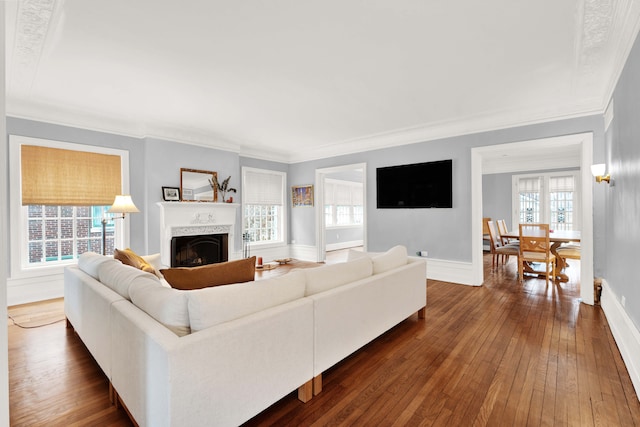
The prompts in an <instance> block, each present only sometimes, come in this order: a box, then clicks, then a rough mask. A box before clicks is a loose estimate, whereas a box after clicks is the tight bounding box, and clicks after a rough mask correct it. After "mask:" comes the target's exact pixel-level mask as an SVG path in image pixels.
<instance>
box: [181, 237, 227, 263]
mask: <svg viewBox="0 0 640 427" xmlns="http://www.w3.org/2000/svg"><path fill="white" fill-rule="evenodd" d="M228 240H229V235H228V234H226V233H225V234H205V235H197V236H175V237H173V238H172V239H171V267H197V266H199V265H206V264H215V263H217V262H224V261H228V260H229V253H228V249H227V248H228V244H229V243H228Z"/></svg>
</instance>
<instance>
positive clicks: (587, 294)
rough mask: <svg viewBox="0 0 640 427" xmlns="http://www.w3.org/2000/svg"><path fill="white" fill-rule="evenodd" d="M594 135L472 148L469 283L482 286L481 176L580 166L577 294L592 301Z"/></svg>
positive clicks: (590, 302) (586, 134) (591, 302)
mask: <svg viewBox="0 0 640 427" xmlns="http://www.w3.org/2000/svg"><path fill="white" fill-rule="evenodd" d="M592 161H593V134H592V133H590V132H589V133H582V134H576V135H567V136H560V137H552V138H544V139H537V140H531V141H522V142H514V143H507V144H497V145H491V146H485V147H477V148H472V149H471V186H472V188H471V218H472V226H471V232H472V237H471V244H472V257H471V258H472V276H473V277H472V282H473V284H474V285H476V286H480V285H482V283H483V281H484V272H483V264H482V255H483V250H482V176H483V175H484V174H488V173H506V172H523V171H530V170H542V169H560V168H571V167H579V168H580V179H581V182H582V185H581V199H582V206H581V209H580V212H579V215H580V223H581V229H582V236H581V246H582V251H581V262H580V282H581V286H580V297H581V299H582V302H584V303H586V304H590V305H592V304H593V291H592V286H590V283H593V215H592V208H593V193H592V191H593V178H592V177H591V173H590V166H591V163H592Z"/></svg>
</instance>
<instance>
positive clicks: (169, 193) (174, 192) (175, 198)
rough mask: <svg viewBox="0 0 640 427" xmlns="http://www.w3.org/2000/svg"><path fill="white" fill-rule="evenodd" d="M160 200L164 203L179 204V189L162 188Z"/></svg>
mask: <svg viewBox="0 0 640 427" xmlns="http://www.w3.org/2000/svg"><path fill="white" fill-rule="evenodd" d="M162 198H163V199H164V201H165V202H179V201H180V189H179V188H178V187H162Z"/></svg>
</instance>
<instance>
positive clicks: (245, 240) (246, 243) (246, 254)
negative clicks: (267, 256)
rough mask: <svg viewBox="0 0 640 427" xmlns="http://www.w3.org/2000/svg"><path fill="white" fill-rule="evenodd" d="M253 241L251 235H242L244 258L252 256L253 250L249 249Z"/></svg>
mask: <svg viewBox="0 0 640 427" xmlns="http://www.w3.org/2000/svg"><path fill="white" fill-rule="evenodd" d="M250 241H251V237H250V236H249V233H242V257H243V258H249V256H250V254H251V248H250V247H249V242H250Z"/></svg>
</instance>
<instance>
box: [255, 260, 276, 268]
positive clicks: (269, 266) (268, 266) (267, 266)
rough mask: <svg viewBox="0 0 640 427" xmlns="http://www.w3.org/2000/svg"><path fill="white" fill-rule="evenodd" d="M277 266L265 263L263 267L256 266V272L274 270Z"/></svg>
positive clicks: (272, 263) (273, 263)
mask: <svg viewBox="0 0 640 427" xmlns="http://www.w3.org/2000/svg"><path fill="white" fill-rule="evenodd" d="M277 266H278V263H277V262H265V263H264V264H262V265H256V270H273V269H274V268H276V267H277Z"/></svg>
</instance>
